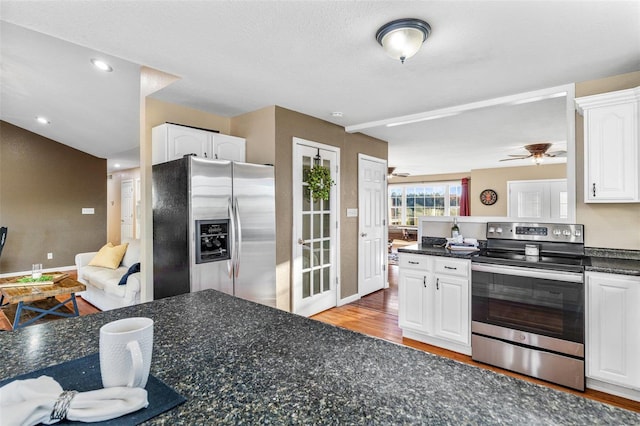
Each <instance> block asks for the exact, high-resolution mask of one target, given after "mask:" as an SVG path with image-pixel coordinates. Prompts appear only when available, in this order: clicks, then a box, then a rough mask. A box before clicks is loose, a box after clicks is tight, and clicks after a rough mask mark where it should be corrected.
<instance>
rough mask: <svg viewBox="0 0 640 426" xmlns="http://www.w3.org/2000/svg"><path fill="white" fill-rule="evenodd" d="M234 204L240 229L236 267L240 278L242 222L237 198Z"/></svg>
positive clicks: (237, 239)
mask: <svg viewBox="0 0 640 426" xmlns="http://www.w3.org/2000/svg"><path fill="white" fill-rule="evenodd" d="M234 201H235V203H234V206H233V207H234V208H233V210H234V211H235V214H236V225H237V227H238V232H237V234H236V235H237V238H236V242H237V244H238V246H237V250H236V265H235V272H236V278H238V275H239V274H240V256H241V255H242V222H241V221H240V209H239V208H238V199H237V198H236V199H235V200H234Z"/></svg>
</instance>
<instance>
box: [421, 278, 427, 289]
mask: <svg viewBox="0 0 640 426" xmlns="http://www.w3.org/2000/svg"><path fill="white" fill-rule="evenodd" d="M422 285H423V286H424V288H427V276H426V275H425V276H424V277H422Z"/></svg>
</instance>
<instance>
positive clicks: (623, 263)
mask: <svg viewBox="0 0 640 426" xmlns="http://www.w3.org/2000/svg"><path fill="white" fill-rule="evenodd" d="M589 262H590V264H589V265H587V266H585V270H586V271H593V272H605V273H608V274H619V275H634V276H640V260H634V259H618V258H615V257H590V260H589Z"/></svg>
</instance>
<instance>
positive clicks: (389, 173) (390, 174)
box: [387, 167, 409, 178]
mask: <svg viewBox="0 0 640 426" xmlns="http://www.w3.org/2000/svg"><path fill="white" fill-rule="evenodd" d="M395 169H396V168H395V167H387V176H388V177H390V178H391V177H407V176H409V173H401V172H398V173H396V172H395Z"/></svg>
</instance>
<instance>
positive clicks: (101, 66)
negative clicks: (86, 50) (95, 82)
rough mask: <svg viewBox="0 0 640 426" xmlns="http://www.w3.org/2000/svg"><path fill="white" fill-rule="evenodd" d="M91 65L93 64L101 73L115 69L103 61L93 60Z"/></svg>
mask: <svg viewBox="0 0 640 426" xmlns="http://www.w3.org/2000/svg"><path fill="white" fill-rule="evenodd" d="M91 63H92V64H93V66H94V67H96V68H98V69H99V70H100V71H104V72H111V71H113V68H112V67H111V65H109V64H108V63H106V62H105V61H103V60H101V59H95V58H93V59H91Z"/></svg>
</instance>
